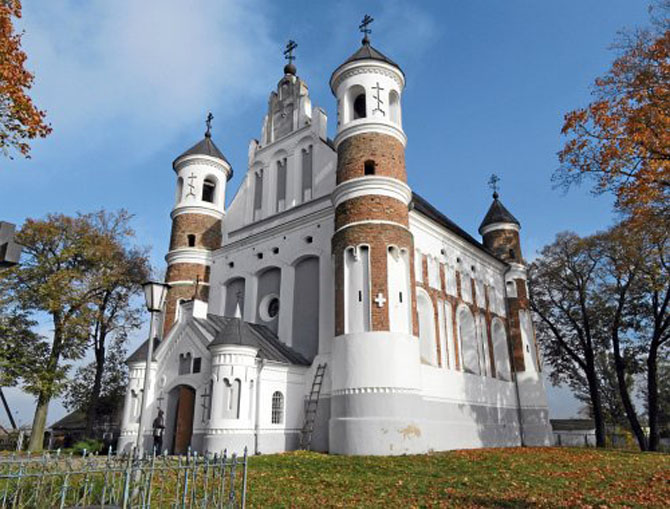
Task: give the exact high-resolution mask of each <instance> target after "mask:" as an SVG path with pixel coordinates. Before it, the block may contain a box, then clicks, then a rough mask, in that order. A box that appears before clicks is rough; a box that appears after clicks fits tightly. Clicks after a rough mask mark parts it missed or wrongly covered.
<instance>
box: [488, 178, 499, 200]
mask: <svg viewBox="0 0 670 509" xmlns="http://www.w3.org/2000/svg"><path fill="white" fill-rule="evenodd" d="M498 182H500V177H498V175H496V174H495V173H492V174H491V178H489V187H490V188H491V190H492V191H493V198H498V189H499V186H498Z"/></svg>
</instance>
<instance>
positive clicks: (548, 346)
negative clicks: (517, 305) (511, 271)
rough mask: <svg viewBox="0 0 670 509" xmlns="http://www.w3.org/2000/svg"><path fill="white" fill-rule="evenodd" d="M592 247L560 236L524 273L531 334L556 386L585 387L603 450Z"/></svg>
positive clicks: (598, 320) (600, 323)
mask: <svg viewBox="0 0 670 509" xmlns="http://www.w3.org/2000/svg"><path fill="white" fill-rule="evenodd" d="M598 257H599V253H598V250H597V246H596V244H595V242H593V240H592V239H581V238H579V237H578V236H577V235H576V234H574V233H561V234H559V235H557V236H556V240H555V241H554V243H552V244H550V245H548V246H545V247H544V248H543V249H542V251H541V252H540V256H539V258H538V259H537V260H536V261H535V262H533V263H532V264H531V266H530V270H529V286H530V304H531V308H532V310H533V311H534V312H535V314H536V315H537V316H538V318H539V321H538V323H537V335H538V338H539V339H540V344H541V345H542V350H543V352H544V358H545V360H546V361H547V362H548V363H549V365H550V366H551V367H552V372H551V374H550V377H551V379H552V381H553V382H554V383H556V384H559V383H568V384H569V385H572V386H574V385H575V384H579V385H582V386H584V385H585V386H586V388H587V391H588V394H589V400H590V407H591V411H592V413H593V420H594V422H595V428H596V445H597V446H598V447H604V446H605V420H604V412H603V403H602V397H601V391H600V389H599V378H598V369H597V352H598V351H599V350H601V349H602V348H603V343H602V341H603V337H602V335H601V334H599V331H601V330H602V328H603V316H602V314H601V313H599V312H598V310H597V306H596V305H595V302H596V301H597V300H598V295H597V293H596V291H595V290H596V289H595V279H596V270H597V267H598V262H599V258H598Z"/></svg>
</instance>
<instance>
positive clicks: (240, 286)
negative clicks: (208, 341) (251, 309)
mask: <svg viewBox="0 0 670 509" xmlns="http://www.w3.org/2000/svg"><path fill="white" fill-rule="evenodd" d="M225 287H226V289H225V292H226V300H225V309H224V310H223V315H224V316H235V314H236V313H237V308H238V305H239V314H240V316H241V317H243V316H244V292H245V289H246V288H245V287H246V283H245V281H244V278H242V277H236V278H233V279H229V280H228V281H227V282H226V284H225Z"/></svg>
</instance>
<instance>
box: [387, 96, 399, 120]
mask: <svg viewBox="0 0 670 509" xmlns="http://www.w3.org/2000/svg"><path fill="white" fill-rule="evenodd" d="M389 109H390V111H391V113H390V118H391V122H393V123H394V124H398V125H400V96H399V95H398V92H396V91H395V90H391V93H390V94H389Z"/></svg>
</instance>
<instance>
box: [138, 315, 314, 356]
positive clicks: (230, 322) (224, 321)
mask: <svg viewBox="0 0 670 509" xmlns="http://www.w3.org/2000/svg"><path fill="white" fill-rule="evenodd" d="M186 320H187V321H186V327H189V328H191V330H192V331H193V332H195V334H196V335H198V336H200V337H201V339H203V340H204V341H205V342H207V347H208V348H209V347H212V346H215V345H240V346H250V347H253V348H257V349H258V354H257V356H258V357H259V358H261V359H265V360H269V361H274V362H281V363H284V364H297V365H301V366H309V364H310V362H309V361H308V360H307V359H305V358H304V357H303V356H302V355H300V354H299V353H298V352H296V351H295V350H293V349H292V348H291V347H289V346H287V345H285V344H284V343H282V342H281V340H280V339H279V338H278V337H277V336H276V334H275V333H274V332H272V331H271V330H270V329H268V328H267V327H266V326H264V325H259V324H255V323H249V322H245V321H244V320H242V319H240V318H234V317H228V316H220V315H214V314H211V313H209V314H208V315H207V319H203V318H192V317H189V318H187V319H186ZM156 341H157V340H156ZM148 343H149V341H148V340H146V341H144V343H142V345H141V346H140V347H139V348H138V349H137V350H135V351H134V352H133V353H132V355H131V356H130V357H128V359H127V360H126V363H131V362H144V361H146V358H147V357H146V356H147V345H148ZM159 344H160V342H154V352H155V351H156V348H157V347H158V345H159ZM154 355H155V354H154Z"/></svg>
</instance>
